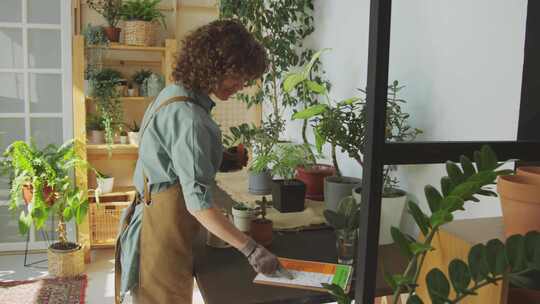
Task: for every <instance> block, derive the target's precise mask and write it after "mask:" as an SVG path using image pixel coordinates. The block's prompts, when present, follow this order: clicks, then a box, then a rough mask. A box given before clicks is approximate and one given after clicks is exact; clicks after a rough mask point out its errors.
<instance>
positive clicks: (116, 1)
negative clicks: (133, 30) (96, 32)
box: [86, 0, 122, 42]
mask: <svg viewBox="0 0 540 304" xmlns="http://www.w3.org/2000/svg"><path fill="white" fill-rule="evenodd" d="M86 4H87V5H88V6H89V7H90V8H92V9H94V10H95V11H96V12H98V13H99V14H100V15H101V16H103V18H105V20H106V21H107V23H108V24H109V26H108V27H105V28H104V30H105V34H106V35H107V38H108V39H109V41H111V42H118V41H119V40H120V31H121V29H120V28H118V27H117V25H118V22H119V21H120V8H121V6H122V0H86Z"/></svg>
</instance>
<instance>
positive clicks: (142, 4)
mask: <svg viewBox="0 0 540 304" xmlns="http://www.w3.org/2000/svg"><path fill="white" fill-rule="evenodd" d="M159 2H161V0H128V1H126V2H124V4H123V5H122V8H121V10H120V14H121V16H122V19H123V20H125V22H126V23H125V42H126V44H128V45H138V46H149V45H152V44H153V38H154V36H155V34H154V30H153V29H154V24H153V23H154V22H155V21H159V22H160V23H161V25H162V26H163V27H164V28H165V27H166V25H165V16H163V14H162V13H161V12H160V11H159V9H158V7H157V5H158V4H159Z"/></svg>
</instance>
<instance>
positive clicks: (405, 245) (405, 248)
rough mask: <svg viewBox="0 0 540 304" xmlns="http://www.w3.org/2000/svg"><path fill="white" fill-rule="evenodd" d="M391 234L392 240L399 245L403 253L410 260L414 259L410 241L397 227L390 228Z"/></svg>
mask: <svg viewBox="0 0 540 304" xmlns="http://www.w3.org/2000/svg"><path fill="white" fill-rule="evenodd" d="M390 233H391V234H392V239H393V240H394V242H396V244H398V246H399V249H400V250H401V253H402V254H403V255H404V256H406V257H407V258H408V259H410V258H412V257H413V253H412V251H411V249H410V247H409V246H410V243H411V242H410V241H409V240H407V238H406V237H405V235H404V234H403V233H402V232H401V231H400V230H399V229H398V228H396V227H392V228H390Z"/></svg>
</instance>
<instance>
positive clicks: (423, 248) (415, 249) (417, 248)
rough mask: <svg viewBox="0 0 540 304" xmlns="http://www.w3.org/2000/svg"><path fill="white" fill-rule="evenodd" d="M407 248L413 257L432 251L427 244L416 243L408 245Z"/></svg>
mask: <svg viewBox="0 0 540 304" xmlns="http://www.w3.org/2000/svg"><path fill="white" fill-rule="evenodd" d="M409 248H410V251H411V252H412V253H413V254H414V255H416V254H419V253H423V252H427V251H430V250H433V247H431V246H430V245H429V244H423V243H417V242H414V243H411V244H410V245H409Z"/></svg>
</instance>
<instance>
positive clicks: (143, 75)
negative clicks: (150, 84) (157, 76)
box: [131, 69, 152, 96]
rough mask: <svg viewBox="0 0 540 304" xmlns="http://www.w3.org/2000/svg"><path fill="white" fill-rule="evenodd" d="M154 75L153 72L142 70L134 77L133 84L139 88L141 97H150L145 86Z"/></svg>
mask: <svg viewBox="0 0 540 304" xmlns="http://www.w3.org/2000/svg"><path fill="white" fill-rule="evenodd" d="M150 75H152V71H150V70H145V69H140V70H138V71H137V72H135V74H133V76H132V78H131V79H132V80H133V83H135V84H136V85H137V86H138V87H139V95H140V96H148V94H147V89H146V86H145V85H144V83H145V80H146V79H147V78H148V77H150Z"/></svg>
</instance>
